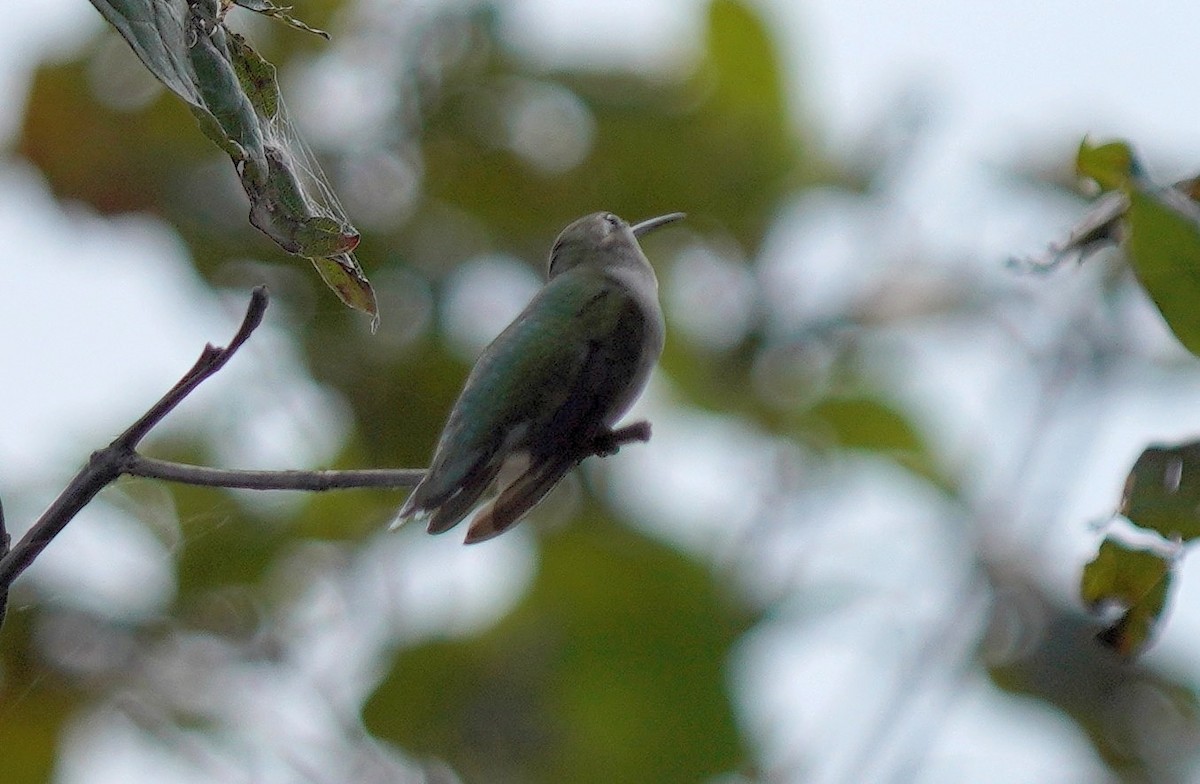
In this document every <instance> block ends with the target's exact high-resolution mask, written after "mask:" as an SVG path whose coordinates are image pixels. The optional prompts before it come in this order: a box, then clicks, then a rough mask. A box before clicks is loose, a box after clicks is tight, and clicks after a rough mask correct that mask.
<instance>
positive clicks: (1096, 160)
mask: <svg viewBox="0 0 1200 784" xmlns="http://www.w3.org/2000/svg"><path fill="white" fill-rule="evenodd" d="M1137 170H1138V166H1137V161H1136V160H1135V158H1134V157H1133V150H1132V148H1130V146H1129V145H1128V144H1126V143H1125V142H1108V143H1107V144H1101V145H1093V144H1092V143H1091V141H1089V140H1088V139H1086V138H1085V139H1084V140H1083V141H1082V142H1080V144H1079V152H1078V153H1077V154H1076V156H1075V171H1076V172H1077V173H1078V174H1079V176H1080V177H1088V178H1091V179H1093V180H1095V181H1096V183H1097V184H1098V185H1099V186H1100V189H1101V190H1103V191H1112V190H1117V189H1119V188H1124V187H1125V186H1126V185H1127V184H1128V183H1129V182H1130V180H1131V179H1132V178H1133V177H1134V176H1136V173H1137Z"/></svg>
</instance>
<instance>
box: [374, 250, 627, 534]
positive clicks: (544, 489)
mask: <svg viewBox="0 0 1200 784" xmlns="http://www.w3.org/2000/svg"><path fill="white" fill-rule="evenodd" d="M646 328H647V324H646V315H645V313H644V312H643V311H642V310H641V309H640V308H639V307H638V305H637V304H636V303H635V302H634V301H633V300H632V298H631V297H630V296H629V294H628V292H627V291H626V289H624V288H623V287H622V286H621V285H619V284H618V283H617V282H616V281H614V280H612V279H611V278H609V277H607V276H605V275H604V274H603V273H601V272H596V271H592V270H587V269H582V268H581V269H579V270H572V271H571V272H569V273H564V274H561V275H559V276H557V277H555V278H554V279H552V280H551V281H550V282H549V283H547V284H546V286H545V287H543V289H542V290H541V291H540V292H539V293H538V295H537V296H536V297H535V298H534V299H533V301H532V302H530V304H529V305H528V307H526V309H525V310H524V311H523V312H522V313H521V314H520V315H519V316H518V317H517V318H516V320H514V321H513V323H512V324H510V325H509V326H508V328H507V329H505V330H504V332H502V333H501V334H500V336H499V337H497V338H496V340H495V341H493V342H492V344H491V345H490V346H488V348H487V349H486V350H485V351H484V352H483V355H482V356H481V357H480V359H479V361H478V362H477V363H476V365H475V367H474V369H472V371H471V374H470V375H469V376H468V378H467V382H466V384H465V386H464V388H463V391H462V393H461V394H460V395H459V399H458V402H456V403H455V405H454V409H453V410H452V411H451V413H450V418H449V420H448V421H447V423H446V427H445V429H444V430H443V432H442V436H441V438H440V439H439V441H438V447H437V450H436V451H435V454H434V458H433V462H432V465H431V466H430V469H429V471H428V472H427V473H426V475H425V478H424V479H422V481H421V483H420V484H419V485H418V486H417V487H416V489H415V490H414V491H413V493H412V494H411V495H410V496H409V498H408V500H407V501H406V502H405V504H404V506H403V508H402V509H401V510H400V514H399V518H398V520H397V522H398V523H400V522H403V521H404V520H406V519H408V518H410V517H417V516H422V517H427V518H428V520H429V531H430V532H431V533H440V532H442V531H445V530H447V529H449V528H451V527H453V526H454V525H456V524H457V523H458V522H459V521H461V520H462V519H463V518H464V517H465V516H466V515H467V514H468V513H469V512H470V511H471V509H472V508H473V507H474V506H475V505H476V504H477V503H478V502H479V500H480V498H482V496H483V495H484V493H485V492H486V491H487V489H488V488H489V486H490V485H491V484H492V483H493V481H494V480H495V479H496V478H497V475H498V474H500V473H501V468H502V467H505V466H507V467H508V471H506V472H505V473H515V474H517V475H516V477H515V478H514V479H512V480H511V481H507V480H504V478H503V477H502V480H504V481H503V485H504V486H503V487H502V488H501V492H500V495H499V496H498V497H497V498H496V500H495V502H494V503H493V504H491V505H490V506H489V507H488V509H486V510H485V511H484V512H483V513H481V516H480V518H478V519H477V521H476V522H475V523H473V524H472V528H471V533H470V534H469V535H468V541H478V540H479V539H483V538H487V537H489V536H494V535H495V534H497V533H500V532H501V531H503V530H504V529H505V528H507V527H509V526H511V525H512V524H513V523H515V522H516V521H517V520H518V519H520V517H521V516H523V515H524V514H525V513H526V512H527V511H529V509H531V508H532V507H533V506H534V505H535V504H536V503H537V502H538V501H540V500H541V499H542V498H543V497H544V496H545V495H546V493H548V492H549V491H550V489H551V488H552V487H553V486H554V485H555V484H556V483H557V482H558V481H559V480H560V479H561V478H562V476H563V475H564V474H565V473H566V472H567V471H569V470H570V469H571V468H572V467H573V466H574V465H575V464H576V463H578V462H579V461H580V460H582V459H583V458H584V457H586V456H587V454H588V451H587V448H588V446H590V444H591V443H592V441H593V440H594V438H595V436H596V435H597V434H598V433H599V432H601V431H603V430H604V429H606V428H607V425H606V423H605V421H604V420H605V418H606V417H607V415H608V414H609V412H610V410H611V409H612V407H613V405H614V401H618V400H623V399H625V398H627V397H628V393H627V387H628V386H629V383H630V378H632V377H633V375H635V374H634V373H633V370H632V368H633V366H634V365H635V364H636V363H637V362H639V361H640V359H639V354H640V352H639V350H638V347H639V346H640V345H641V344H642V336H643V332H644V330H645V329H646ZM514 469H516V470H514Z"/></svg>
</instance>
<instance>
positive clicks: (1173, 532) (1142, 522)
mask: <svg viewBox="0 0 1200 784" xmlns="http://www.w3.org/2000/svg"><path fill="white" fill-rule="evenodd" d="M1118 512H1119V513H1120V514H1122V515H1124V516H1125V517H1127V518H1129V520H1130V521H1131V522H1132V523H1134V524H1135V525H1137V526H1138V527H1140V528H1146V529H1149V530H1151V531H1155V532H1157V533H1158V534H1159V535H1161V536H1162V537H1163V538H1164V539H1167V540H1173V539H1179V540H1182V541H1185V542H1186V541H1189V540H1191V539H1195V538H1196V537H1197V536H1200V442H1191V443H1187V444H1180V445H1179V446H1151V447H1147V448H1146V449H1145V450H1144V451H1143V452H1142V454H1140V455H1138V459H1137V460H1136V461H1135V462H1134V464H1133V468H1132V469H1131V470H1130V471H1129V476H1128V477H1127V478H1126V480H1125V492H1124V494H1123V495H1122V498H1121V504H1120V507H1119V509H1118Z"/></svg>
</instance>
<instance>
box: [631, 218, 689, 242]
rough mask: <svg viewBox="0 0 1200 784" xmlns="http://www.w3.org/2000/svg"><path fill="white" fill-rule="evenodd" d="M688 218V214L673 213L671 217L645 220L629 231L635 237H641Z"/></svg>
mask: <svg viewBox="0 0 1200 784" xmlns="http://www.w3.org/2000/svg"><path fill="white" fill-rule="evenodd" d="M686 216H687V213H686V212H672V213H670V214H669V215H659V216H658V217H657V218H650V219H649V220H644V221H642V222H641V223H638V224H635V225H633V226H630V227H629V229H630V231H632V232H633V236H635V237H640V236H642V235H643V234H645V233H646V232H648V231H654V230H655V229H657V228H658V227H659V226H665V225H666V224H668V223H674V222H675V221H677V220H680V219H682V218H684V217H686Z"/></svg>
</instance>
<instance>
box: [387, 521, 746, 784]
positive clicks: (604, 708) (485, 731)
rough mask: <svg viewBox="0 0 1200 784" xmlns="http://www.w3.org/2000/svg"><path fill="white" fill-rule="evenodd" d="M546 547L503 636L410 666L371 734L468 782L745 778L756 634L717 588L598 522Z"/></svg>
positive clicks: (393, 676)
mask: <svg viewBox="0 0 1200 784" xmlns="http://www.w3.org/2000/svg"><path fill="white" fill-rule="evenodd" d="M543 542H544V549H543V552H542V557H541V572H540V574H539V575H538V578H537V582H536V584H535V585H534V586H533V588H532V590H531V592H530V594H529V595H528V596H527V597H526V599H525V600H524V602H523V603H522V605H521V606H520V607H519V608H517V610H516V611H514V612H513V613H511V614H510V615H509V616H507V617H506V618H505V619H504V620H503V621H501V623H500V624H499V625H498V626H497V627H496V628H494V629H492V630H491V631H489V632H487V633H485V634H484V635H482V636H480V637H478V638H475V639H470V640H463V641H461V642H438V643H433V644H429V645H423V646H421V647H419V648H416V649H414V650H409V651H404V652H401V653H400V654H399V656H398V657H397V659H396V661H395V664H394V667H393V669H392V671H391V672H390V673H389V674H388V675H387V677H386V678H385V679H384V680H383V682H382V683H381V684H380V685H379V687H378V688H377V689H376V691H375V694H374V695H373V696H372V697H371V699H370V701H369V702H368V703H367V705H366V708H365V710H364V720H365V722H366V724H367V726H368V727H369V728H370V729H371V731H372V733H373V734H376V735H378V736H380V737H382V738H385V739H388V740H391V741H393V742H395V743H397V744H399V745H400V746H402V747H403V748H405V749H406V750H410V751H413V752H416V753H418V754H422V755H433V756H436V757H439V758H442V759H445V760H447V761H448V762H449V763H450V764H451V765H453V766H454V768H455V769H456V770H458V771H459V772H460V773H462V775H463V776H464V779H465V780H468V781H474V780H479V781H524V782H561V781H571V782H576V783H577V784H587V783H588V782H596V783H597V784H600V783H601V782H603V783H604V784H608V783H609V782H614V781H654V782H689V783H690V782H696V781H704V780H708V779H711V778H712V777H714V776H716V775H718V774H720V773H722V772H726V771H731V770H735V769H737V768H738V766H739V765H741V764H742V761H743V758H744V755H745V752H744V750H743V749H742V747H741V741H740V739H739V737H738V733H737V730H736V728H735V725H734V721H733V716H732V714H731V712H730V706H729V702H728V698H727V696H726V694H725V692H724V689H723V684H724V683H725V675H724V668H725V663H726V658H727V656H728V653H729V648H730V646H731V645H732V643H733V641H734V640H735V639H736V637H737V635H738V634H739V633H740V632H741V631H742V630H743V629H744V628H745V626H746V623H747V621H748V618H746V617H745V615H744V613H743V612H742V611H741V610H739V609H738V608H737V607H735V606H733V605H732V604H730V603H729V601H728V600H726V599H724V598H722V597H721V596H720V594H719V593H718V591H717V586H716V581H715V579H714V576H713V575H712V574H710V573H709V572H708V571H706V570H705V569H703V568H701V567H700V566H698V565H697V564H695V563H693V562H691V561H690V560H688V559H687V558H685V557H684V556H682V555H680V554H679V553H678V552H675V551H673V550H671V549H669V548H667V547H664V546H662V545H659V544H656V543H654V542H651V541H649V540H647V539H645V538H643V537H641V536H638V535H636V534H634V533H632V532H630V531H628V530H626V529H624V528H617V527H614V526H612V525H611V524H607V523H605V522H603V518H600V517H598V516H597V515H595V514H591V515H585V516H582V518H576V519H573V520H572V522H571V525H570V527H569V528H568V529H566V530H562V531H558V532H555V533H554V534H553V535H550V536H547V537H545V538H544V540H543Z"/></svg>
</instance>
